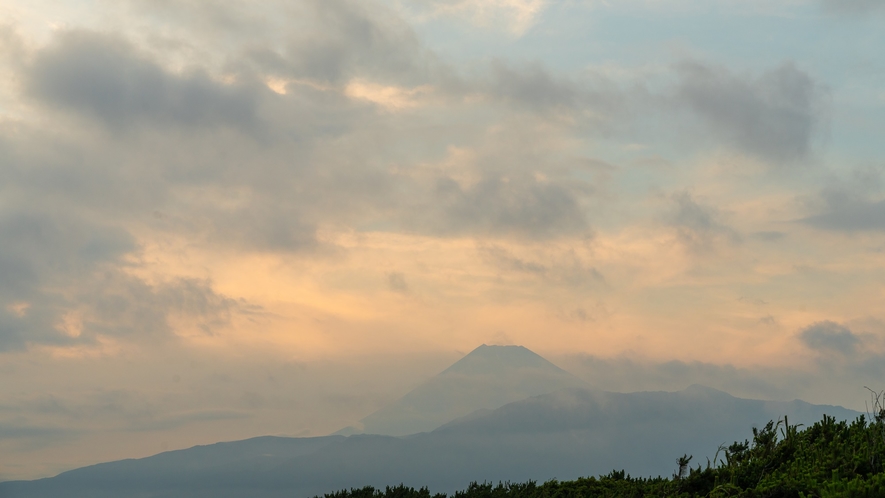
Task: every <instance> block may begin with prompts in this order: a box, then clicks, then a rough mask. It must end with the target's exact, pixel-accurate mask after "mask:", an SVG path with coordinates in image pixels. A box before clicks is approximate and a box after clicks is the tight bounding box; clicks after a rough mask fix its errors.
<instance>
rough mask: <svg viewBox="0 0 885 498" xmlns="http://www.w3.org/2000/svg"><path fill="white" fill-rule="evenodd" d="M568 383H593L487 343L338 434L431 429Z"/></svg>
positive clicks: (532, 355)
mask: <svg viewBox="0 0 885 498" xmlns="http://www.w3.org/2000/svg"><path fill="white" fill-rule="evenodd" d="M568 387H590V386H588V385H587V384H586V383H585V382H584V381H582V380H580V379H578V378H577V377H575V376H574V375H572V374H570V373H568V372H566V371H565V370H563V369H561V368H559V367H557V366H556V365H554V364H553V363H550V362H549V361H547V360H545V359H544V358H542V357H541V356H539V355H537V354H536V353H534V352H532V351H530V350H528V349H526V348H524V347H522V346H487V345H485V344H483V345H482V346H479V347H478V348H476V349H474V350H473V351H471V352H470V353H469V354H467V356H465V357H464V358H461V359H460V360H459V361H458V362H456V363H455V364H454V365H452V366H451V367H449V368H447V369H446V370H444V371H443V372H442V373H440V374H439V375H437V376H436V377H433V378H432V379H430V380H428V381H427V382H425V383H423V384H421V385H420V386H418V387H416V388H415V389H413V390H412V391H410V392H409V393H408V394H406V395H405V396H403V397H402V398H400V399H399V400H397V401H396V402H394V403H392V404H390V405H388V406H386V407H384V408H382V409H380V410H378V411H377V412H375V413H372V414H371V415H369V416H367V417H366V418H364V419H362V420H360V422H359V423H358V424H356V425H355V426H350V427H346V428H344V429H342V430H340V431H338V432H337V433H336V434H343V435H349V434H381V435H388V436H405V435H408V434H415V433H418V432H426V431H431V430H433V429H435V428H437V427H439V426H440V425H442V424H444V423H446V422H449V421H451V420H454V419H456V418H458V417H463V416H464V415H468V414H470V413H472V412H474V411H476V410H480V409H494V408H498V407H500V406H503V405H505V404H507V403H510V402H513V401H518V400H521V399H525V398H528V397H530V396H536V395H539V394H546V393H550V392H553V391H557V390H559V389H564V388H568Z"/></svg>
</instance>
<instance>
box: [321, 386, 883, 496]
mask: <svg viewBox="0 0 885 498" xmlns="http://www.w3.org/2000/svg"><path fill="white" fill-rule="evenodd" d="M867 389H868V390H869V391H870V393H871V404H870V405H868V411H867V415H866V416H865V415H861V416H860V417H858V418H857V419H856V420H855V421H853V422H850V423H849V422H847V421H839V422H837V421H836V419H835V418H834V417H830V416H827V415H824V417H823V419H822V420H820V421H819V422H816V423H815V424H814V425H812V426H811V427H807V428H801V426H798V425H790V423H789V420H787V418H786V417H784V418H783V419H782V420H778V421H777V422H775V421H770V422H768V423H767V424H766V425H765V426H764V427H762V428H761V429H760V428H755V427H754V428H753V439H752V441H750V440H744V441H743V442H741V441H738V442H735V443H733V444H731V445H729V446H727V447H726V446H720V448H719V451H717V453H716V456H715V457H714V458H713V461H712V462H711V461H709V460H708V461H707V463H706V465H700V464H699V465H698V466H697V467H695V468H691V467H690V466H689V463H690V461H691V459H692V457H691V456H690V455H683V456H682V457H680V458H678V459H676V464H677V468H676V472H675V473H674V474H673V476H672V477H670V478H664V477H652V478H643V477H631V476H630V475H629V474H626V473H625V472H624V471H623V470H620V471H617V470H616V471H612V472H611V473H609V474H608V475H604V476H600V477H586V478H580V479H577V480H574V481H555V480H554V481H548V482H545V483H543V484H538V483H536V482H534V481H529V482H525V483H510V482H504V483H498V484H497V485H495V484H492V483H482V484H480V483H477V482H473V483H471V484H470V485H469V486H468V487H467V489H465V490H463V491H457V492H455V494H454V495H453V498H578V497H588V498H589V497H593V498H595V497H600V498H602V497H605V498H609V497H611V498H615V497H626V498H633V497H637V498H638V497H662V498H663V497H675V498H696V497H697V498H701V497H704V498H719V497H746V498H781V497H783V498H811V497H817V498H830V497H850V498H882V497H885V406H883V402H885V391H882V392H877V391H873V390H872V389H869V388H867ZM317 498H319V497H317ZM324 498H446V495H444V494H433V495H432V494H431V493H430V490H428V489H427V488H420V489H415V488H411V487H406V486H403V485H400V486H396V487H387V488H386V489H385V490H384V491H382V490H380V489H375V488H373V487H371V486H369V487H365V488H361V489H351V490H350V491H339V492H336V493H331V494H326V495H325V496H324Z"/></svg>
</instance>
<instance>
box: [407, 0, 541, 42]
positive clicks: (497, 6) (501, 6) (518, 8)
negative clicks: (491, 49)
mask: <svg viewBox="0 0 885 498" xmlns="http://www.w3.org/2000/svg"><path fill="white" fill-rule="evenodd" d="M547 3H548V1H547V0H418V1H416V2H413V3H412V4H411V5H410V7H411V8H412V9H416V10H418V11H419V12H421V11H424V12H428V11H429V13H430V15H431V16H454V17H460V18H464V19H467V20H468V21H469V22H471V23H473V24H475V25H477V26H481V27H495V28H499V29H503V30H505V31H510V32H511V33H512V34H514V35H517V36H520V35H522V34H524V33H525V32H526V31H528V30H529V29H530V28H531V27H532V26H533V25H534V24H535V22H536V21H537V18H538V16H539V15H540V14H541V13H543V11H544V9H545V7H546V6H547Z"/></svg>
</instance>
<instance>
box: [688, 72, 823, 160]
mask: <svg viewBox="0 0 885 498" xmlns="http://www.w3.org/2000/svg"><path fill="white" fill-rule="evenodd" d="M677 72H678V75H679V77H680V82H679V85H678V87H677V89H676V98H677V102H681V103H682V104H683V105H685V106H687V107H688V108H689V109H691V110H692V111H694V112H695V113H696V114H697V115H698V116H700V117H701V118H702V119H703V120H704V121H705V122H706V123H707V124H708V125H709V126H710V128H711V130H712V131H713V132H714V133H715V134H716V135H718V136H719V137H721V138H722V139H724V140H726V141H727V142H729V143H730V145H732V146H733V147H735V148H737V149H738V150H741V151H743V152H746V153H748V154H751V155H754V156H757V157H760V158H763V159H767V160H770V161H774V162H777V163H784V162H795V161H799V160H802V159H804V158H805V157H807V156H808V154H809V152H810V149H811V141H812V137H813V136H814V133H815V131H817V130H818V129H819V128H820V127H821V125H822V124H823V120H824V117H825V116H824V107H825V102H826V99H825V96H826V92H825V91H824V89H823V88H822V87H821V85H820V84H818V83H817V82H815V81H814V79H812V77H811V76H809V75H808V74H807V73H805V72H804V71H802V70H800V69H798V68H797V67H796V66H795V65H794V64H792V63H784V64H782V65H780V66H778V67H776V68H774V69H772V70H769V71H766V72H764V73H763V74H762V75H760V76H758V77H742V76H738V75H735V74H734V73H732V72H731V71H729V70H727V69H725V68H721V67H717V66H712V65H706V64H702V63H698V62H687V63H683V64H681V65H680V66H678V67H677Z"/></svg>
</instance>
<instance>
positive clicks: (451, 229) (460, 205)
mask: <svg viewBox="0 0 885 498" xmlns="http://www.w3.org/2000/svg"><path fill="white" fill-rule="evenodd" d="M434 196H435V202H436V203H437V205H438V206H439V207H438V208H437V210H438V217H437V218H436V219H432V220H429V224H430V226H431V227H432V228H433V229H435V230H437V231H439V232H442V233H465V232H466V233H471V234H476V235H516V236H522V237H529V238H549V237H555V236H558V235H562V234H567V233H575V232H584V231H586V230H588V222H587V219H586V217H585V215H584V213H583V211H582V209H581V206H580V203H579V201H578V198H577V197H576V195H575V193H573V192H572V191H571V189H570V188H569V187H568V186H567V185H565V184H558V183H554V182H544V181H539V180H538V179H535V178H531V177H528V176H527V175H522V174H518V173H517V174H515V175H508V176H504V175H501V176H497V175H494V176H493V175H487V176H486V177H485V178H483V179H482V180H480V181H479V182H477V183H476V184H475V185H471V186H464V187H462V186H461V185H460V184H459V183H458V182H456V181H455V180H453V179H451V178H448V177H442V178H439V179H438V180H437V182H436V189H435V192H434Z"/></svg>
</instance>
